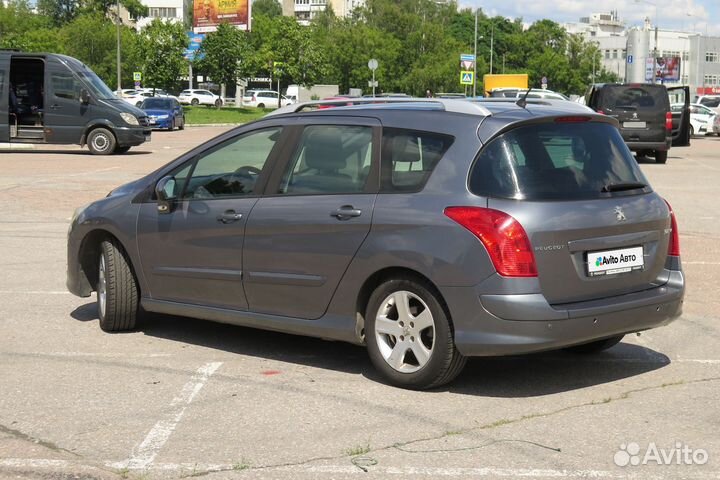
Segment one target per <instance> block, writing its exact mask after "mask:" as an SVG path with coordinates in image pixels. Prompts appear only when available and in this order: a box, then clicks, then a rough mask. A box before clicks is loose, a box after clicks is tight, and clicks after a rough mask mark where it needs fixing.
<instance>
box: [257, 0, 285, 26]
mask: <svg viewBox="0 0 720 480" xmlns="http://www.w3.org/2000/svg"><path fill="white" fill-rule="evenodd" d="M261 15H262V16H265V17H280V16H282V5H280V2H278V0H255V1H254V2H253V4H252V16H253V21H254V20H255V17H258V16H261Z"/></svg>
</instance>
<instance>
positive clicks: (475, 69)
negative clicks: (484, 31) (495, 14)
mask: <svg viewBox="0 0 720 480" xmlns="http://www.w3.org/2000/svg"><path fill="white" fill-rule="evenodd" d="M477 17H478V11H477V8H476V9H475V51H474V52H473V55H474V58H475V61H474V62H473V98H475V96H476V95H477V92H476V86H477V40H478V38H477Z"/></svg>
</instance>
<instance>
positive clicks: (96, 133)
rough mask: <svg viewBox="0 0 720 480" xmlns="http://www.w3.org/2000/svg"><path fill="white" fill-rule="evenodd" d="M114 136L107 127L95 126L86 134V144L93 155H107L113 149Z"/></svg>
mask: <svg viewBox="0 0 720 480" xmlns="http://www.w3.org/2000/svg"><path fill="white" fill-rule="evenodd" d="M115 143H116V142H115V136H114V135H113V134H112V132H111V131H110V130H108V129H107V128H96V129H95V130H93V131H92V132H90V135H88V139H87V145H88V148H89V149H90V153H92V154H93V155H109V154H111V153H113V152H114V151H115Z"/></svg>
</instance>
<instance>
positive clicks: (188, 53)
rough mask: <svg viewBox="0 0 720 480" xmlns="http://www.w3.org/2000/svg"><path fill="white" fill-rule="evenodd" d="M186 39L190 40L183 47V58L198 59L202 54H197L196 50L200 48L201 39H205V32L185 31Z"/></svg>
mask: <svg viewBox="0 0 720 480" xmlns="http://www.w3.org/2000/svg"><path fill="white" fill-rule="evenodd" d="M187 34H188V39H189V40H190V43H189V44H188V48H186V49H185V58H186V59H187V60H200V59H202V57H204V55H198V50H200V44H201V43H202V41H203V40H205V34H204V33H193V32H192V31H190V32H187Z"/></svg>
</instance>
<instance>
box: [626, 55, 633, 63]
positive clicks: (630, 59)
mask: <svg viewBox="0 0 720 480" xmlns="http://www.w3.org/2000/svg"><path fill="white" fill-rule="evenodd" d="M627 62H628V63H633V56H632V55H628V56H627Z"/></svg>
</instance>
